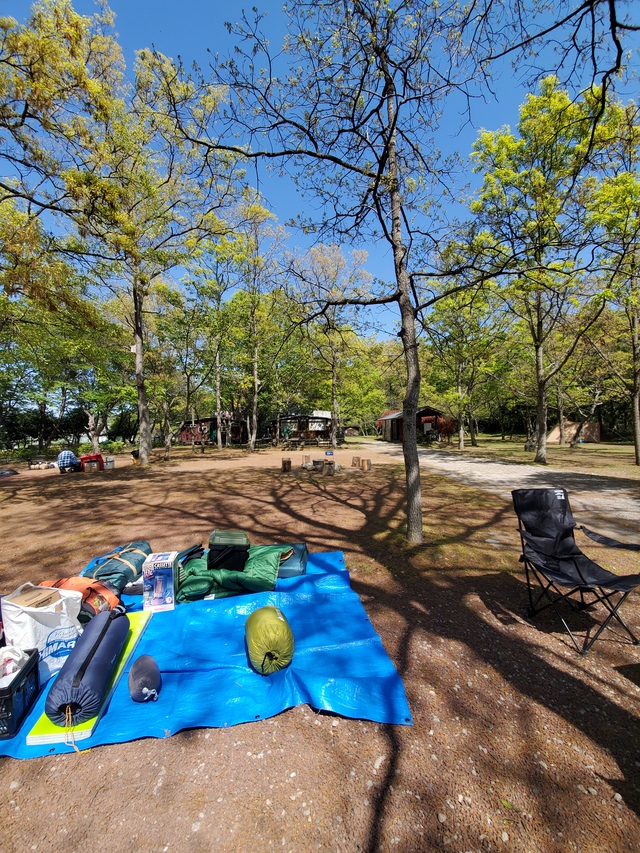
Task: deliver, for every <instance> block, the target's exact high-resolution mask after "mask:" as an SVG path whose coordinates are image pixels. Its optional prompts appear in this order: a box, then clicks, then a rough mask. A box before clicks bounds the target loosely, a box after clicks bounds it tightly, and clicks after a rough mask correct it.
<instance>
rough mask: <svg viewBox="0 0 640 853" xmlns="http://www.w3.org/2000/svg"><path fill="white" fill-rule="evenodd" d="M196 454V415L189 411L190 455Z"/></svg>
mask: <svg viewBox="0 0 640 853" xmlns="http://www.w3.org/2000/svg"><path fill="white" fill-rule="evenodd" d="M195 452H196V414H195V412H194V410H193V408H192V409H191V453H192V454H194V455H195Z"/></svg>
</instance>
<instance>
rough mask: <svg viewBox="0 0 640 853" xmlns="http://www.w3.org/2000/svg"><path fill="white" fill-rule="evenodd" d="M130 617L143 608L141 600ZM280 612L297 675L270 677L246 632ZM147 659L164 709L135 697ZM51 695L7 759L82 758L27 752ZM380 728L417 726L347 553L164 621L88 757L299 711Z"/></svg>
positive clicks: (116, 696) (182, 608) (149, 637)
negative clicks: (257, 615) (268, 612)
mask: <svg viewBox="0 0 640 853" xmlns="http://www.w3.org/2000/svg"><path fill="white" fill-rule="evenodd" d="M123 600H124V601H125V602H127V603H128V602H129V601H131V602H135V603H134V604H133V607H132V608H130V609H139V607H140V604H139V599H134V598H131V599H127V597H126V596H125V597H124V599H123ZM267 604H273V605H276V606H277V607H279V608H280V609H281V610H282V612H283V613H284V614H285V616H286V617H287V620H288V621H289V624H290V625H291V629H292V631H293V635H294V638H295V652H294V656H293V661H292V663H291V664H290V666H289V667H287V668H286V669H284V670H281V671H279V672H277V673H274V674H273V675H269V676H261V675H258V674H257V673H256V672H254V670H253V669H252V668H251V666H250V665H249V662H248V658H247V653H246V648H245V639H244V636H245V635H244V623H245V621H246V619H247V616H249V614H250V613H252V612H253V611H254V610H256V609H257V608H259V607H264V606H265V605H267ZM141 654H148V655H151V656H152V657H154V658H155V659H156V661H157V662H158V665H159V667H160V671H161V673H162V690H161V692H160V697H159V699H158V701H157V702H149V703H136V702H133V701H132V699H131V697H130V696H129V689H128V685H127V674H128V670H129V668H130V666H131V664H132V663H133V661H135V659H136V658H138V657H139V656H140V655H141ZM52 683H53V679H52V681H51V682H49V684H48V685H47V687H46V688H45V690H44V691H43V692H42V693H41V695H40V696H39V698H38V701H37V702H36V704H35V706H34V707H33V709H32V710H31V712H30V714H29V716H28V717H27V719H26V720H25V721H24V723H23V724H22V726H21V728H20V731H19V733H18V734H17V735H16V736H15V737H14V738H12V739H11V740H5V741H0V755H10V756H13V757H14V758H34V757H37V756H42V755H50V754H56V753H64V752H69V751H72V749H73V748H72V747H71V746H67V745H66V744H55V745H52V744H44V745H38V746H27V745H26V741H25V738H26V736H27V734H28V733H29V731H30V729H31V727H32V726H33V725H34V723H35V722H36V720H37V719H38V718H39V716H40V714H41V713H42V711H43V709H44V701H45V697H46V693H47V691H48V689H49V688H50V685H51V684H52ZM305 703H306V704H308V705H310V706H311V707H313V708H316V709H320V710H325V711H331V712H334V713H336V714H340V715H342V716H345V717H353V718H358V719H366V720H372V721H374V722H379V723H392V724H398V725H411V712H410V710H409V706H408V703H407V699H406V696H405V691H404V687H403V684H402V680H401V678H400V676H399V675H398V673H397V671H396V669H395V667H394V665H393V663H392V662H391V660H390V658H389V656H388V655H387V653H386V651H385V649H384V647H383V645H382V642H381V640H380V638H379V636H378V635H377V634H376V632H375V631H374V629H373V626H372V625H371V622H370V621H369V618H368V616H367V614H366V612H365V610H364V608H363V606H362V604H361V603H360V600H359V598H358V596H357V595H356V593H355V592H354V591H353V590H352V589H351V586H350V583H349V574H348V572H347V571H346V570H345V566H344V560H343V556H342V554H341V553H339V552H330V553H319V554H318V553H316V554H310V555H309V562H308V564H307V574H306V575H302V576H301V577H296V578H287V579H280V580H278V583H277V587H276V590H275V591H274V592H263V593H258V594H255V595H240V596H235V597H232V598H225V599H220V600H218V601H198V602H193V603H191V604H180V605H178V606H177V607H176V608H175V610H172V611H167V612H160V613H155V614H154V615H153V618H152V619H151V621H150V622H149V624H148V626H147V628H146V630H145V632H144V634H143V636H142V638H141V640H140V642H139V644H138V646H137V648H136V650H135V652H134V654H133V656H132V659H131V661H130V662H129V665H128V666H127V668H126V669H125V671H124V674H123V676H122V677H121V679H120V682H119V684H118V686H117V687H116V689H115V692H114V693H113V696H112V697H111V701H110V704H109V707H108V709H107V710H106V712H105V713H104V715H103V716H102V718H101V719H100V721H99V723H98V725H97V727H96V729H95V731H94V733H93V735H92V736H91V737H90V738H88V739H86V740H83V741H81V742H80V743H79V744H78V746H79V748H80V749H88V748H90V747H94V746H101V745H103V744H108V743H123V742H125V741H131V740H136V739H138V738H143V737H156V738H161V737H170V736H171V735H174V734H176V733H177V732H179V731H181V730H183V729H189V728H196V727H208V728H211V727H223V726H234V725H237V724H238V723H247V722H252V721H254V720H262V719H265V718H267V717H272V716H274V715H276V714H279V713H280V712H281V711H284V710H286V709H287V708H292V707H293V706H295V705H300V704H305Z"/></svg>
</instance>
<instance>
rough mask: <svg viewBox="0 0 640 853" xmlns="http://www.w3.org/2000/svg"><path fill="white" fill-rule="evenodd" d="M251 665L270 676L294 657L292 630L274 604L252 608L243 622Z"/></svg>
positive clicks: (262, 673) (257, 670) (261, 673)
mask: <svg viewBox="0 0 640 853" xmlns="http://www.w3.org/2000/svg"><path fill="white" fill-rule="evenodd" d="M244 633H245V637H246V640H247V652H248V654H249V660H250V661H251V666H252V667H253V668H254V669H255V671H256V672H258V673H259V674H260V675H271V674H272V673H274V672H277V671H278V670H279V669H284V668H285V666H289V664H290V663H291V660H292V658H293V648H294V643H293V632H292V631H291V627H290V625H289V623H288V622H287V620H286V618H285V615H284V613H283V612H282V610H280V609H279V608H277V607H271V606H268V607H261V608H260V609H259V610H254V611H253V613H252V614H251V616H249V618H248V619H247V621H246V622H245V623H244Z"/></svg>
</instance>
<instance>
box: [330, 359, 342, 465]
mask: <svg viewBox="0 0 640 853" xmlns="http://www.w3.org/2000/svg"><path fill="white" fill-rule="evenodd" d="M339 415H340V405H339V403H338V367H337V365H336V360H335V358H334V359H333V362H332V364H331V447H333V449H334V450H335V449H336V448H337V446H338V417H339Z"/></svg>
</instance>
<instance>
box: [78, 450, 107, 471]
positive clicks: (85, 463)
mask: <svg viewBox="0 0 640 853" xmlns="http://www.w3.org/2000/svg"><path fill="white" fill-rule="evenodd" d="M80 462H81V463H82V470H83V471H104V459H103V458H102V453H84V454H83V455H82V456H81V457H80Z"/></svg>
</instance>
